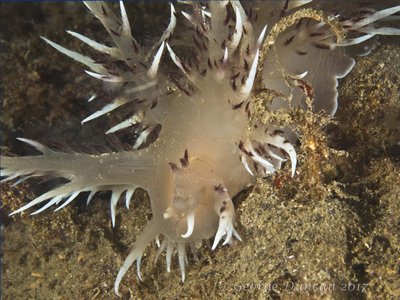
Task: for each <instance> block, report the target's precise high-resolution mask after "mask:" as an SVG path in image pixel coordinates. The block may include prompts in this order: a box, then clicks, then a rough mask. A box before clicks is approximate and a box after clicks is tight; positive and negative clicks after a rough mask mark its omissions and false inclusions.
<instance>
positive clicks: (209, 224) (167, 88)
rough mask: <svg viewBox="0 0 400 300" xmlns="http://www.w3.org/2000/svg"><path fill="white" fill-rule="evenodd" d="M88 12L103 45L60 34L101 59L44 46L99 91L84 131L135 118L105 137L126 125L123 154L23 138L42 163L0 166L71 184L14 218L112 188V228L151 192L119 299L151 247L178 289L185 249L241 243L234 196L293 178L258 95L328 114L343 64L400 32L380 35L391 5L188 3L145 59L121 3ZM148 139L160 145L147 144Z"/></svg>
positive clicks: (7, 173)
mask: <svg viewBox="0 0 400 300" xmlns="http://www.w3.org/2000/svg"><path fill="white" fill-rule="evenodd" d="M84 4H85V5H86V6H87V8H88V9H89V10H90V11H91V13H92V14H93V15H94V17H95V18H97V19H98V20H99V21H100V22H101V23H102V25H103V26H104V28H105V29H106V31H107V32H108V34H109V40H108V41H104V42H103V43H99V42H96V41H94V40H92V39H90V38H88V37H86V36H84V35H81V34H79V33H77V32H73V31H67V32H68V33H69V34H70V35H72V36H73V37H75V38H77V39H79V40H80V41H82V42H83V43H84V44H86V45H87V46H89V47H91V48H92V49H93V50H94V51H96V52H98V53H97V54H96V59H92V58H90V57H88V56H85V55H82V54H80V53H78V52H75V51H73V50H69V49H67V48H65V47H63V46H61V45H59V44H56V43H55V42H53V41H50V40H48V39H47V38H44V37H43V40H44V41H45V42H46V43H48V44H49V45H50V46H52V47H54V48H55V49H56V50H58V51H60V52H61V53H63V54H65V55H66V56H68V57H70V58H72V59H73V60H75V61H77V62H79V63H81V64H83V65H84V66H85V68H86V70H85V72H86V73H87V74H88V75H90V76H92V77H94V78H95V79H97V80H101V81H103V82H105V84H104V89H105V90H106V91H107V92H106V93H107V97H108V98H110V99H111V100H110V101H109V103H108V104H107V105H105V106H104V107H103V108H101V109H100V110H98V111H96V112H94V113H92V114H90V115H89V116H88V117H86V118H85V119H84V120H83V121H82V124H85V123H87V122H90V121H92V120H94V119H97V118H100V117H103V116H105V115H107V114H109V113H114V112H115V111H118V110H119V109H121V108H129V111H131V112H132V113H131V114H130V115H129V116H128V117H127V118H126V116H125V118H124V119H122V118H121V119H120V121H119V122H117V123H116V124H115V125H114V126H112V127H111V128H110V129H109V130H108V131H106V134H107V135H109V134H114V133H115V132H118V131H123V130H127V129H132V128H134V131H135V134H136V138H135V140H134V142H133V143H132V144H131V145H129V148H123V149H121V150H120V151H111V152H109V153H101V154H87V153H70V152H68V153H67V152H62V151H55V150H53V149H51V148H49V147H47V146H45V145H43V144H41V143H39V142H36V141H33V140H29V139H26V138H19V140H20V141H22V142H25V143H27V144H30V145H31V146H33V147H34V148H36V149H37V150H39V151H40V152H41V153H42V155H37V156H23V157H10V156H2V157H1V176H2V177H4V179H3V181H10V180H14V179H16V178H20V179H19V180H18V181H17V182H16V184H17V183H19V182H21V181H22V180H25V179H27V178H32V177H40V176H46V178H64V179H66V181H67V182H66V183H64V184H62V185H60V186H57V187H55V188H53V189H50V190H49V191H48V192H45V193H44V194H42V195H40V196H38V197H37V198H36V199H34V200H32V201H30V202H29V203H27V204H26V205H25V206H23V207H21V208H20V209H18V210H16V211H14V212H13V213H12V214H17V213H20V212H23V211H25V210H27V209H30V208H35V209H36V210H35V211H34V212H33V213H32V214H37V213H40V212H42V211H44V210H46V209H47V208H49V207H51V206H57V208H56V210H60V209H61V208H63V207H65V206H66V205H68V204H69V203H71V202H72V201H73V200H74V199H75V198H76V197H77V196H78V195H79V194H80V193H84V192H88V199H87V202H89V201H90V200H91V199H92V197H93V196H94V194H95V193H97V192H99V191H107V190H108V191H112V196H111V201H110V210H111V219H112V225H113V226H115V222H116V221H115V220H116V207H117V203H118V201H119V199H120V198H121V196H124V197H125V201H126V206H127V208H129V204H130V200H131V197H132V195H133V192H134V191H135V189H136V188H138V187H140V188H143V189H144V190H146V191H147V192H148V194H149V197H150V200H151V210H152V219H151V220H150V221H149V222H148V224H147V225H146V227H145V228H144V230H143V232H142V233H141V234H140V236H139V237H138V238H137V239H136V242H135V244H134V245H133V246H132V248H131V250H130V252H129V254H128V257H127V258H126V260H125V262H124V263H123V265H122V266H121V268H120V270H119V273H118V275H117V278H116V281H115V286H114V289H115V293H116V294H118V295H119V286H120V283H121V280H122V278H123V277H124V275H125V273H126V272H127V270H128V269H129V267H130V266H131V265H132V264H133V263H134V262H135V261H136V266H137V275H138V277H139V278H140V279H141V273H140V264H141V259H142V255H143V252H144V250H145V248H146V247H147V246H148V245H149V244H150V242H151V241H154V240H156V241H157V243H158V245H159V249H158V255H157V257H158V256H159V255H160V254H161V253H163V252H164V251H165V252H166V256H165V257H166V266H167V271H170V267H171V260H172V257H173V256H174V254H175V253H177V257H178V263H179V267H180V270H181V276H182V281H183V280H184V279H185V263H186V259H187V257H186V255H187V249H190V250H191V252H192V253H193V255H194V256H196V252H197V249H198V248H199V246H200V245H201V244H202V243H203V241H205V240H209V239H213V242H212V244H211V248H212V249H213V250H214V249H215V248H216V247H217V246H218V244H220V243H221V241H222V240H223V242H222V244H223V245H225V244H227V243H230V242H231V241H232V240H233V238H236V239H238V240H241V238H240V235H239V234H238V232H237V231H236V230H235V218H236V215H235V208H234V204H233V202H232V197H233V196H235V195H236V194H237V193H239V192H240V191H241V190H242V189H243V188H245V187H246V186H249V185H251V184H253V183H254V182H255V179H256V178H259V177H265V176H267V175H268V174H272V173H274V172H275V171H276V170H278V169H280V168H282V167H283V165H284V163H285V162H289V163H290V169H291V170H290V172H291V175H292V176H294V175H295V172H296V163H297V155H296V150H295V148H294V146H293V140H295V138H293V136H294V134H293V132H291V129H290V128H277V127H276V126H275V125H274V124H264V123H263V122H261V121H258V120H257V118H255V117H254V110H255V107H254V101H253V100H254V99H253V97H254V95H256V94H257V92H258V91H259V90H260V89H263V90H264V91H270V92H271V93H272V95H273V101H271V102H270V103H269V104H268V107H267V108H266V109H270V110H277V109H280V108H284V107H301V108H304V109H313V110H314V111H325V112H326V113H327V114H331V115H333V114H334V113H335V111H336V109H337V104H338V102H337V84H338V78H342V77H344V76H346V75H347V74H348V73H349V72H350V71H351V69H352V68H353V66H354V64H355V60H354V58H353V57H352V56H354V55H365V54H367V53H369V52H370V51H371V50H372V49H373V48H374V46H375V44H376V42H375V40H374V39H372V38H373V37H374V36H375V35H399V34H400V29H398V28H393V27H387V26H390V25H388V23H389V22H393V21H396V20H398V15H397V16H395V14H396V13H398V12H399V11H400V6H394V7H389V8H381V7H379V5H378V6H377V7H373V5H372V4H371V7H368V8H366V7H362V6H360V5H357V4H345V3H341V2H339V1H331V2H324V1H315V2H312V1H311V0H294V1H255V2H245V3H240V2H239V1H208V2H207V3H200V2H197V1H193V2H192V1H183V2H182V3H178V4H177V5H176V7H174V5H172V4H171V5H170V10H171V14H170V20H169V24H168V26H167V28H166V29H165V31H164V33H163V34H162V36H161V37H158V38H156V39H154V43H153V45H152V46H151V47H149V48H147V47H145V46H143V45H141V44H140V43H139V42H138V41H137V40H136V39H135V38H134V37H133V35H132V30H131V27H130V22H129V18H128V15H127V12H126V10H125V6H124V3H123V2H122V1H121V2H120V13H119V14H120V15H119V16H117V15H116V14H115V12H114V11H113V10H112V9H111V8H110V7H109V6H108V5H107V4H106V3H105V2H95V1H88V2H84ZM178 8H179V10H178ZM321 10H322V11H323V13H322V12H321ZM178 27H180V28H182V29H181V30H180V32H179V35H178V34H176V31H177V28H178ZM99 94H101V93H99ZM103 94H104V93H103ZM96 97H97V96H96V94H94V95H93V96H92V97H90V99H89V101H92V100H94V99H95V98H96ZM310 98H312V105H311V107H309V106H308V104H307V99H310ZM154 134H156V135H158V136H157V138H156V139H155V140H151V136H154Z"/></svg>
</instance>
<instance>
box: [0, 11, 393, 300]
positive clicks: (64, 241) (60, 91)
mask: <svg viewBox="0 0 400 300" xmlns="http://www.w3.org/2000/svg"><path fill="white" fill-rule="evenodd" d="M163 8H164V7H163V5H161V4H159V3H153V4H151V9H150V10H147V11H151V14H152V17H154V16H158V18H156V19H152V20H153V24H159V23H160V22H161V20H163V19H168V9H165V10H163ZM147 9H149V8H147ZM163 11H164V12H166V13H162V12H163ZM162 14H163V16H166V17H165V18H163V17H161V15H162ZM131 16H132V17H136V18H133V20H136V21H133V28H135V26H136V28H138V27H139V26H143V27H139V28H142V30H141V31H143V32H149V33H148V34H152V32H151V31H152V30H154V29H152V28H154V26H150V25H146V22H143V20H145V19H146V18H147V17H148V15H147V13H146V10H144V8H143V6H135V12H134V13H133V14H131ZM147 23H148V22H147ZM146 26H147V27H146ZM0 28H1V31H0V49H1V52H0V62H1V63H0V64H1V66H0V72H1V73H0V76H1V79H2V80H1V116H0V122H1V140H2V147H3V148H2V150H3V151H10V152H12V153H17V154H24V153H25V154H26V153H30V152H29V151H31V149H30V148H29V147H25V146H23V147H24V148H21V145H20V144H18V143H16V142H15V137H19V136H21V135H23V136H24V137H28V138H31V139H37V140H42V141H43V140H46V141H57V142H58V143H60V144H61V145H65V144H69V145H79V143H80V142H81V141H85V142H90V143H99V144H101V143H102V142H103V140H102V132H104V129H105V128H109V125H108V124H105V123H107V122H108V121H107V120H106V118H105V119H102V121H101V122H97V123H95V124H88V125H87V126H85V127H83V128H82V127H81V124H80V120H82V119H83V117H84V116H86V114H87V113H88V112H89V111H93V107H89V105H88V104H87V103H86V101H85V99H87V97H88V95H90V92H91V89H92V88H93V85H92V83H93V80H90V79H88V78H87V77H86V76H85V75H84V74H83V72H82V68H81V66H80V65H79V64H78V63H72V62H71V61H70V60H69V59H68V58H65V57H64V56H62V54H59V53H57V52H56V51H55V50H54V49H52V48H51V47H48V46H47V45H45V44H44V42H43V41H42V40H40V39H39V36H40V35H44V36H46V37H49V38H50V39H53V40H57V42H59V43H60V44H64V45H68V46H69V47H71V48H74V49H80V47H81V46H80V44H79V42H77V41H76V40H73V39H71V38H69V37H67V36H66V34H65V33H64V30H65V29H72V30H76V31H78V32H82V33H85V34H89V35H93V34H94V35H95V34H96V32H102V31H100V26H99V25H98V24H96V22H93V20H92V17H91V16H89V15H88V13H87V12H86V11H85V9H84V8H83V7H82V5H80V4H75V3H63V4H49V3H40V4H39V3H24V4H23V3H20V4H14V3H8V4H5V3H1V4H0ZM160 28H163V27H160ZM399 78H400V41H399V39H398V38H397V39H395V38H381V45H380V46H379V47H378V48H377V49H376V50H375V51H374V52H373V53H372V54H371V55H369V56H366V57H360V58H357V64H356V67H355V68H354V70H353V71H352V72H351V74H350V75H349V76H348V77H346V78H345V79H343V80H341V82H340V103H339V110H338V113H337V114H336V116H335V118H334V120H331V121H330V122H329V124H328V125H326V126H324V128H321V125H319V124H318V120H319V118H320V117H319V116H316V115H314V114H309V115H303V116H302V117H303V118H302V119H299V128H303V129H304V130H306V129H307V130H308V131H307V135H305V136H306V137H307V139H303V140H301V142H302V145H301V146H300V147H299V169H298V170H299V174H298V175H297V176H296V177H295V178H294V179H288V178H287V177H286V176H285V170H283V171H281V172H280V173H278V175H277V176H273V177H271V178H267V179H265V180H262V181H259V183H258V184H257V185H256V186H255V187H254V188H253V189H252V190H249V191H246V192H244V193H243V194H241V195H239V196H238V197H236V199H235V200H236V201H235V206H236V207H237V211H238V212H237V215H238V231H239V232H240V234H241V235H242V237H243V238H244V241H243V243H235V244H234V245H231V246H225V247H218V248H217V250H216V251H211V250H209V249H208V247H207V245H204V246H203V247H202V248H201V249H200V253H199V254H200V261H199V262H197V263H195V262H194V261H192V260H190V261H189V266H188V268H187V272H188V274H187V276H186V281H185V282H184V283H181V281H180V272H179V271H178V266H177V263H174V264H173V270H172V272H171V273H167V272H166V271H165V262H164V260H162V259H161V260H160V261H159V262H158V263H157V265H154V258H155V254H156V246H155V244H154V245H152V246H150V247H148V250H147V252H146V255H145V257H144V258H143V261H142V274H143V277H144V281H143V282H141V283H139V282H138V279H137V277H136V273H135V270H134V269H133V268H132V269H131V270H130V271H129V272H128V273H127V275H126V277H125V278H124V280H123V282H122V291H123V293H124V299H129V298H132V299H139V298H143V299H175V298H179V299H181V298H188V299H189V298H190V299H195V298H210V299H219V298H221V297H224V298H233V299H248V298H259V299H268V298H271V299H276V298H286V299H288V298H293V297H297V298H299V299H309V298H310V297H312V298H326V299H362V298H369V299H390V298H391V299H395V298H399V297H400V269H399V265H400V261H399V257H400V243H399V241H400V222H399V220H400V201H399V200H400V184H399V183H400V145H399V141H400V132H399V127H400V126H399V123H400V99H399ZM321 118H322V117H321ZM93 132H95V134H93ZM321 133H323V135H324V139H317V138H318V137H321V135H320V134H321ZM313 138H315V140H314V139H313ZM5 145H7V146H8V147H7V148H6V147H5ZM55 146H56V147H57V146H58V145H57V144H55ZM72 147H74V146H72ZM40 189H41V187H40V186H39V185H37V184H32V185H31V184H29V183H24V184H21V185H20V186H18V188H16V187H11V186H10V185H8V184H3V185H2V190H1V197H2V202H3V206H2V208H1V217H2V220H3V230H2V238H3V240H2V276H1V280H2V282H1V287H2V297H3V299H114V298H117V297H116V296H115V294H114V291H113V284H114V280H115V276H116V274H117V271H118V268H119V266H120V265H121V263H122V261H123V259H124V258H125V256H126V255H127V252H128V248H129V245H130V244H131V243H132V242H134V239H135V238H136V237H137V236H138V234H139V233H140V231H141V230H142V229H143V227H144V225H145V223H146V222H147V220H148V219H150V217H151V210H150V206H149V200H148V198H147V195H146V193H145V192H143V191H137V192H136V194H135V195H136V196H135V200H134V201H132V205H131V208H130V210H129V211H128V210H126V209H125V208H123V207H122V205H121V207H120V209H119V216H118V218H117V226H116V227H115V228H114V229H113V228H112V227H111V222H110V217H109V202H108V201H107V199H108V198H107V195H106V194H103V195H101V194H100V195H99V196H98V197H97V198H96V199H94V200H93V201H92V203H91V204H90V206H89V207H86V205H85V204H84V201H79V200H83V199H78V200H77V201H75V203H74V204H73V205H69V206H67V207H66V208H65V209H63V210H62V211H61V212H58V213H53V212H52V211H47V212H44V213H42V214H40V215H37V216H34V217H31V216H29V215H28V214H27V213H25V214H22V215H21V216H15V217H13V218H10V217H8V216H7V214H8V213H9V212H10V211H11V209H15V208H16V207H19V206H20V205H21V204H22V203H25V202H26V201H27V199H32V197H33V196H34V194H35V193H38V192H39V191H40Z"/></svg>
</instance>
